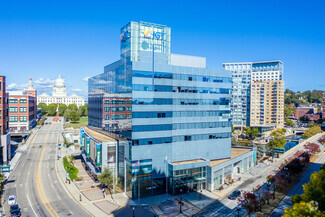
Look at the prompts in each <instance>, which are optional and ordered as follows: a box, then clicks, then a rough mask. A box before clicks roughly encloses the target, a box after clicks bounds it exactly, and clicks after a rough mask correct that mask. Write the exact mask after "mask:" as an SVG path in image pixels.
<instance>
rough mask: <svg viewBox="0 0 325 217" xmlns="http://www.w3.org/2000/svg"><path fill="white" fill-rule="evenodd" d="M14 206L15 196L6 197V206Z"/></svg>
mask: <svg viewBox="0 0 325 217" xmlns="http://www.w3.org/2000/svg"><path fill="white" fill-rule="evenodd" d="M15 204H16V197H15V195H10V196H9V197H8V205H9V206H11V205H15Z"/></svg>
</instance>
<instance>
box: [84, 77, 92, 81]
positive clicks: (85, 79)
mask: <svg viewBox="0 0 325 217" xmlns="http://www.w3.org/2000/svg"><path fill="white" fill-rule="evenodd" d="M89 78H90V77H85V78H84V79H82V80H83V81H86V82H88V79H89Z"/></svg>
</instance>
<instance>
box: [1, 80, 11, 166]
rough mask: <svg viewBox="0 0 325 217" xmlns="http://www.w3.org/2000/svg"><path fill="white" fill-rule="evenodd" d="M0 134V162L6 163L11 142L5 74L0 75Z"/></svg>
mask: <svg viewBox="0 0 325 217" xmlns="http://www.w3.org/2000/svg"><path fill="white" fill-rule="evenodd" d="M0 135H1V139H0V147H1V150H2V151H1V154H2V162H3V163H4V164H7V162H8V161H9V160H10V158H11V144H10V131H9V122H8V93H7V92H6V77H5V76H0Z"/></svg>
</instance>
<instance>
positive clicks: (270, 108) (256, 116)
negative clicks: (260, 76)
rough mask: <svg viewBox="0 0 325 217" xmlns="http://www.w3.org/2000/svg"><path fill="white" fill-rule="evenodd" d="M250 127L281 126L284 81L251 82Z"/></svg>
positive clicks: (282, 119) (282, 120)
mask: <svg viewBox="0 0 325 217" xmlns="http://www.w3.org/2000/svg"><path fill="white" fill-rule="evenodd" d="M250 93H251V96H250V98H251V100H250V102H251V105H250V124H249V126H251V127H261V126H270V127H272V126H275V127H276V128H283V124H284V123H283V122H284V117H283V115H284V114H283V112H284V111H283V109H284V82H283V81H281V80H272V81H255V82H253V83H252V84H251V91H250Z"/></svg>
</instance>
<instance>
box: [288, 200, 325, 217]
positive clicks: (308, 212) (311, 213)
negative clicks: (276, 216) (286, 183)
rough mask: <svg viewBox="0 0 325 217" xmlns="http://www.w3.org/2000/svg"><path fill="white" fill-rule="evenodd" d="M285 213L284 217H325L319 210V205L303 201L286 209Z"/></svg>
mask: <svg viewBox="0 0 325 217" xmlns="http://www.w3.org/2000/svg"><path fill="white" fill-rule="evenodd" d="M284 212H285V214H284V215H283V216H284V217H300V216H301V217H304V216H308V217H325V214H324V213H322V212H321V211H320V210H318V209H317V205H315V204H314V203H311V202H303V201H302V202H300V203H295V204H293V207H292V208H291V207H289V208H286V209H285V211H284Z"/></svg>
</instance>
